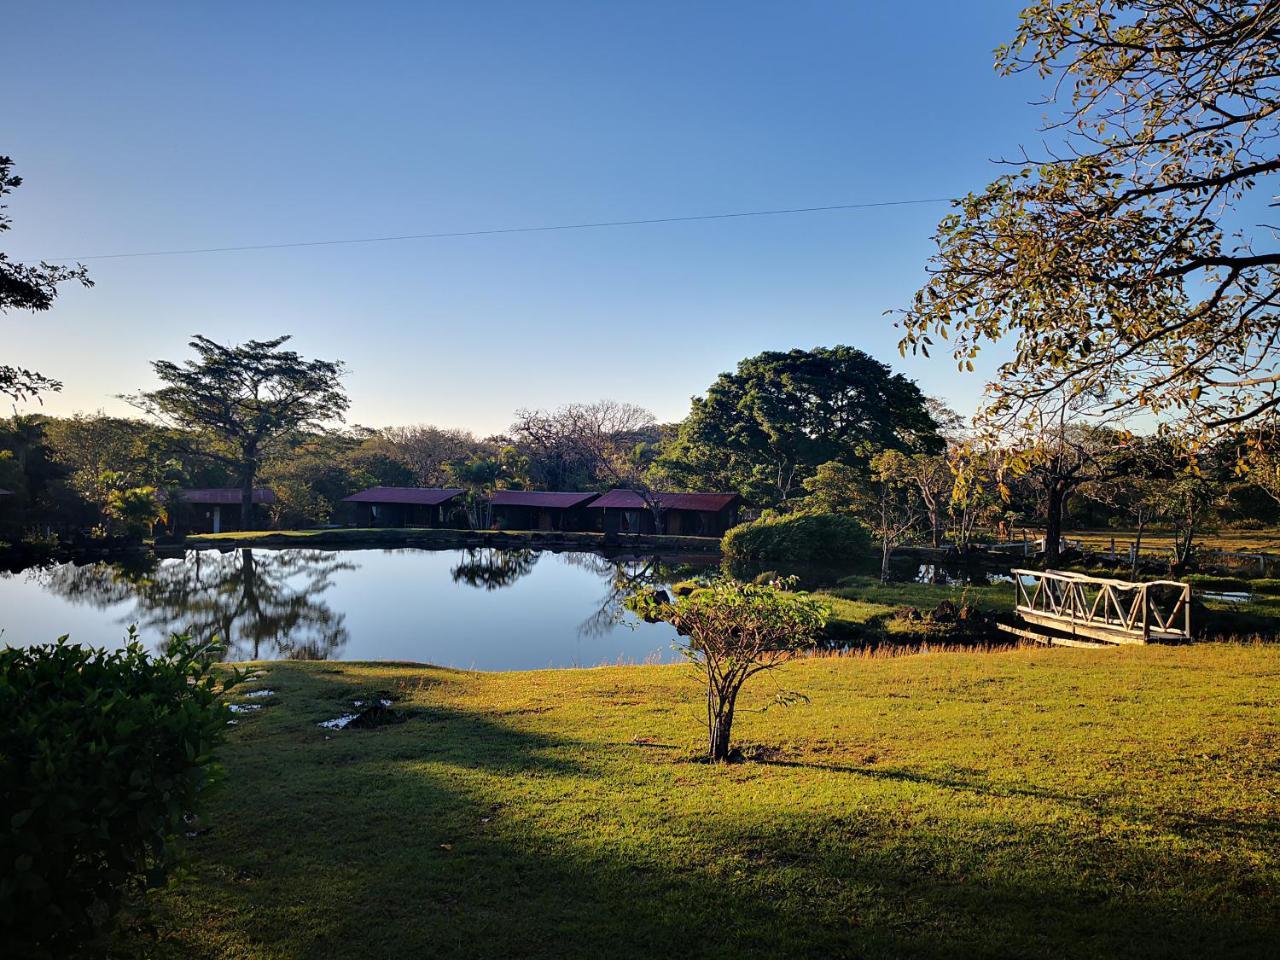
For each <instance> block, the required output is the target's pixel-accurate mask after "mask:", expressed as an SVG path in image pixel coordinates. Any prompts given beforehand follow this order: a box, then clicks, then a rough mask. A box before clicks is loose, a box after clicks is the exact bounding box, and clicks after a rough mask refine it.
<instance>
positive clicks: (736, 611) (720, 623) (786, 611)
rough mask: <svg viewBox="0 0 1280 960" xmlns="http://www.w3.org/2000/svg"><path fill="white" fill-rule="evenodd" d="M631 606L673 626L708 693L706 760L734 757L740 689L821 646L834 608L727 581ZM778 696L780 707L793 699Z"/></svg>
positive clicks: (649, 596)
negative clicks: (733, 741) (764, 673)
mask: <svg viewBox="0 0 1280 960" xmlns="http://www.w3.org/2000/svg"><path fill="white" fill-rule="evenodd" d="M627 606H628V607H629V608H630V609H631V610H633V611H635V612H636V613H637V614H639V615H640V616H642V617H644V618H645V619H646V620H650V621H659V620H660V621H663V622H666V623H670V624H671V625H672V626H673V627H675V628H676V630H677V631H678V632H679V633H680V635H681V636H683V637H686V638H687V643H686V644H685V645H684V646H683V647H682V648H681V650H682V652H683V653H684V655H685V657H686V658H687V659H688V660H689V662H690V663H692V664H693V666H694V668H695V669H696V670H697V671H698V674H699V676H700V677H701V679H702V681H703V683H704V684H705V686H706V693H707V712H706V724H707V756H708V758H709V759H710V760H711V761H713V762H720V761H724V760H728V759H730V757H731V755H732V754H731V745H732V741H731V737H732V734H733V719H734V712H735V710H736V708H737V704H738V695H739V693H740V692H741V691H742V686H743V684H744V683H746V681H747V680H749V679H750V678H751V677H753V676H755V675H756V674H758V673H763V672H764V671H766V670H772V669H774V668H775V667H778V666H780V665H781V664H783V663H784V662H786V661H787V660H789V659H791V657H793V656H794V655H795V654H796V653H798V652H800V651H801V650H805V649H808V648H810V647H812V646H813V645H814V644H816V643H817V642H818V639H819V636H820V635H821V632H822V629H823V627H824V626H826V622H827V617H828V611H827V608H826V607H825V606H823V604H821V603H820V602H818V601H817V600H815V599H813V598H811V597H808V596H805V595H803V594H799V593H793V592H791V591H789V590H786V589H783V588H782V585H780V584H770V585H767V586H763V585H757V584H751V583H740V582H738V581H736V580H722V581H717V582H715V583H712V584H711V585H709V586H706V587H703V588H700V589H697V590H694V591H693V592H691V593H689V594H687V595H685V596H681V597H677V598H676V599H674V600H671V599H669V598H668V597H667V594H666V593H665V592H656V591H651V590H646V591H642V592H640V593H637V594H633V595H632V596H631V597H629V598H628V600H627ZM796 698H797V695H796V694H794V693H780V694H778V696H777V698H776V702H780V703H788V702H791V701H794V700H795V699H796Z"/></svg>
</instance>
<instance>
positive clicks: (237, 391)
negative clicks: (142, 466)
mask: <svg viewBox="0 0 1280 960" xmlns="http://www.w3.org/2000/svg"><path fill="white" fill-rule="evenodd" d="M289 339H290V338H289V337H287V336H284V337H276V338H275V339H273V340H250V341H249V342H248V343H245V344H241V345H236V346H230V347H228V346H223V345H222V344H219V343H215V342H214V341H213V340H210V339H209V338H208V337H203V336H198V335H197V336H196V337H195V338H194V339H193V340H192V341H191V343H190V346H191V348H192V349H193V350H195V352H196V354H197V359H196V360H187V361H184V362H183V363H181V364H177V363H172V362H170V361H168V360H157V361H155V362H153V363H152V365H151V366H152V368H153V369H154V370H155V372H156V376H158V377H159V378H160V380H161V381H162V382H163V383H164V384H165V386H163V387H161V388H160V389H158V390H152V391H148V392H144V393H139V394H136V395H135V396H133V397H130V398H129V399H130V400H131V402H133V403H134V405H135V406H137V407H138V408H139V409H141V410H143V411H145V412H146V413H149V414H151V415H152V416H154V417H157V418H158V419H160V420H161V421H162V422H164V423H166V424H169V425H171V426H173V427H175V428H177V429H179V430H181V431H182V434H180V435H179V437H178V442H179V443H181V444H183V445H184V447H185V448H186V449H192V448H193V446H194V447H197V448H198V449H199V451H200V453H201V454H203V455H204V456H207V457H209V458H211V459H213V460H215V461H217V462H220V463H223V464H225V465H226V466H227V467H228V468H229V469H231V470H233V471H235V473H236V476H237V479H238V481H239V487H240V509H241V516H242V517H243V518H244V519H243V523H244V526H245V528H246V529H251V528H252V517H253V490H254V486H255V484H256V481H257V477H258V471H259V470H260V469H261V467H262V463H263V460H264V459H265V458H266V457H267V456H268V455H269V454H270V453H271V452H272V449H273V448H274V447H275V446H276V445H278V444H279V443H280V442H282V441H284V440H286V439H287V438H288V437H289V436H290V434H291V433H292V432H293V431H298V430H306V429H315V428H318V427H320V426H322V425H323V424H324V423H326V422H328V421H331V420H341V419H342V416H343V414H344V413H345V412H346V410H347V406H348V402H349V401H348V400H347V395H346V393H345V392H344V391H343V389H342V384H341V378H342V373H343V364H342V363H341V362H339V361H330V360H305V359H303V358H302V357H300V356H299V355H298V354H297V353H295V352H294V351H292V350H282V349H281V347H282V346H283V345H284V344H285V343H286V342H287V341H288V340H289Z"/></svg>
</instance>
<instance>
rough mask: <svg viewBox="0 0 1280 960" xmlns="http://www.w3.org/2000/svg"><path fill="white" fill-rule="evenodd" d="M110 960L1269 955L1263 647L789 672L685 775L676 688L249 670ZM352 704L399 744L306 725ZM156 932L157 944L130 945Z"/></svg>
mask: <svg viewBox="0 0 1280 960" xmlns="http://www.w3.org/2000/svg"><path fill="white" fill-rule="evenodd" d="M264 668H265V670H266V671H267V677H266V678H265V680H263V681H261V683H260V684H259V685H265V686H269V687H270V688H271V689H273V690H275V691H276V696H275V697H274V698H273V699H271V700H268V701H266V703H267V706H266V707H265V708H264V709H263V710H261V711H259V712H257V713H255V714H247V715H243V716H242V717H241V718H240V723H239V725H238V726H236V727H235V728H233V730H232V733H231V742H230V744H229V745H228V746H227V747H225V748H224V751H223V752H224V760H225V767H226V772H227V780H226V783H225V785H224V788H223V789H221V790H220V791H219V792H218V793H216V794H215V795H214V796H213V797H211V799H210V803H209V805H208V807H207V810H206V812H205V817H204V819H203V821H202V824H201V827H202V828H204V827H207V828H208V832H204V833H201V834H199V835H198V836H197V837H196V838H195V839H192V840H190V841H189V843H188V847H187V851H186V862H187V866H188V869H187V872H186V874H185V875H184V876H183V877H181V878H180V879H178V880H177V881H176V882H175V883H174V884H173V885H171V886H170V887H169V888H167V889H164V890H161V891H155V892H153V893H152V894H150V895H149V897H148V898H147V900H146V901H145V906H146V907H147V908H149V909H148V910H146V911H145V912H143V913H142V914H140V915H138V916H137V917H136V918H135V920H134V921H133V922H132V923H131V924H130V925H129V926H127V927H126V928H125V930H124V931H123V932H122V937H121V941H120V946H121V951H122V954H123V955H127V956H148V957H157V958H179V957H181V958H188V957H190V958H255V960H257V958H290V960H300V958H311V957H315V958H321V957H323V958H329V957H348V956H349V957H361V958H381V957H397V958H399V957H433V958H436V957H477V958H481V957H483V958H490V957H588V958H592V960H598V958H602V957H609V958H614V957H665V956H681V957H684V956H690V957H692V956H698V957H701V956H709V957H726V958H738V957H780V956H788V957H824V958H825V957H864V956H865V957H901V956H918V957H930V958H944V957H946V958H952V957H1011V956H1018V957H1054V958H1058V957H1068V958H1070V957H1079V958H1096V957H1195V958H1199V957H1205V956H1213V957H1222V956H1240V957H1261V956H1264V955H1267V954H1268V953H1270V952H1273V951H1274V949H1275V944H1276V943H1277V937H1280V922H1278V921H1277V918H1278V917H1280V826H1278V823H1280V788H1278V787H1277V782H1278V775H1280V723H1278V721H1277V707H1280V649H1278V648H1268V647H1260V646H1235V645H1203V646H1193V647H1182V648H1160V647H1147V648H1137V649H1116V650H1100V651H1094V650H1044V649H1026V650H1017V651H1011V652H1003V653H964V654H932V655H916V656H902V657H878V658H870V657H844V658H813V659H806V660H802V661H798V662H796V663H793V664H791V665H790V666H788V667H787V668H785V669H784V670H782V671H779V672H778V673H776V674H774V675H770V676H765V677H761V678H757V680H756V681H754V685H753V686H749V687H748V694H749V696H748V697H747V698H746V699H747V702H746V703H744V706H745V707H753V706H759V705H761V704H762V703H763V702H764V701H765V699H766V698H767V697H769V696H771V695H772V694H773V692H774V691H775V690H776V689H777V688H779V687H783V688H788V689H795V690H800V691H802V692H804V693H805V694H807V695H808V696H809V697H810V699H811V702H810V703H808V704H803V705H800V706H797V707H794V708H791V709H787V710H781V709H774V710H770V711H768V712H767V713H758V712H747V713H742V714H741V715H740V722H739V727H738V730H737V731H736V732H737V734H738V738H739V740H740V742H741V743H743V744H744V745H745V746H747V747H748V748H749V749H750V751H751V753H752V754H753V755H754V756H755V757H756V759H755V760H753V761H750V762H745V763H741V764H734V765H728V766H718V767H717V766H708V765H706V764H702V763H698V762H694V761H693V757H694V756H695V752H696V747H697V742H698V738H699V725H698V719H697V717H698V709H699V690H698V688H697V687H696V686H695V685H694V684H692V683H691V682H690V680H689V678H688V675H687V673H686V672H685V668H681V667H611V668H601V669H593V670H577V671H567V670H566V671H541V672H532V673H505V674H479V673H466V672H458V671H451V670H443V669H434V668H429V667H421V666H413V665H397V664H377V665H373V664H304V663H273V664H267V665H264ZM375 690H389V691H392V692H394V693H395V694H396V695H397V696H400V697H402V698H403V699H402V700H401V702H400V703H399V704H398V708H399V709H400V710H402V711H403V712H405V713H406V714H407V715H408V720H407V722H405V723H403V724H400V725H397V726H392V727H384V728H381V729H377V730H367V731H360V730H348V731H337V732H327V731H325V730H322V729H320V728H318V727H317V726H316V724H317V723H318V722H319V721H321V720H323V719H326V718H328V717H332V716H335V715H337V714H338V713H341V712H343V710H344V707H345V705H346V702H347V701H348V700H349V699H350V698H352V697H354V696H359V695H362V694H364V695H368V693H370V692H371V691H375ZM149 924H150V925H152V926H148V925H149Z"/></svg>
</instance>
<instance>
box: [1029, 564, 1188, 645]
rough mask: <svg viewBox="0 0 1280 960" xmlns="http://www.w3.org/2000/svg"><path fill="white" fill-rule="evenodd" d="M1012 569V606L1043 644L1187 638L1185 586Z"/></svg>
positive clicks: (1159, 581)
mask: <svg viewBox="0 0 1280 960" xmlns="http://www.w3.org/2000/svg"><path fill="white" fill-rule="evenodd" d="M1012 573H1013V577H1014V581H1013V582H1014V591H1015V598H1016V599H1015V601H1014V610H1015V611H1016V612H1017V614H1018V616H1019V617H1021V618H1022V619H1023V621H1025V622H1026V623H1027V624H1028V625H1030V626H1031V627H1039V628H1041V630H1042V631H1044V634H1043V635H1044V639H1045V640H1046V641H1047V642H1050V643H1063V644H1067V645H1073V646H1076V645H1080V642H1081V641H1092V642H1093V643H1103V644H1119V643H1150V642H1152V641H1156V642H1161V643H1185V642H1187V641H1189V640H1190V639H1191V636H1192V634H1191V585H1190V584H1186V583H1179V582H1177V581H1174V580H1152V581H1149V582H1146V583H1130V582H1129V581H1127V580H1115V579H1111V578H1109V577H1090V576H1086V575H1085V574H1082V573H1071V572H1068V571H1063V570H1013V571H1012ZM1010 632H1018V631H1012V630H1011V631H1010ZM1023 632H1025V631H1021V632H1019V633H1020V635H1021V633H1023ZM1033 632H1037V631H1033Z"/></svg>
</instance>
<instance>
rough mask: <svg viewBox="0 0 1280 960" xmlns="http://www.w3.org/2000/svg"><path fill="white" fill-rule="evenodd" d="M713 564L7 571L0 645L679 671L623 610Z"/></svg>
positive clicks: (247, 553)
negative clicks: (202, 644) (668, 666)
mask: <svg viewBox="0 0 1280 960" xmlns="http://www.w3.org/2000/svg"><path fill="white" fill-rule="evenodd" d="M713 562H714V560H713V558H705V557H704V558H678V559H676V560H674V561H670V560H669V561H663V560H660V559H657V558H645V557H618V558H612V559H610V558H606V557H603V556H599V555H597V554H594V553H555V552H549V551H544V552H538V551H532V550H497V549H475V550H435V551H433V550H418V549H403V550H345V551H331V550H293V549H287V550H263V549H256V550H248V549H243V550H234V551H228V552H218V551H212V550H205V551H188V552H186V553H185V554H184V555H183V556H180V557H174V558H169V559H163V560H159V561H158V562H154V563H151V564H147V565H144V566H142V567H126V566H121V565H118V564H110V563H89V564H83V565H79V566H77V565H74V564H69V563H68V564H60V565H55V566H51V567H45V568H40V569H29V570H25V571H22V572H20V573H0V631H2V632H0V643H7V644H13V645H19V644H24V643H39V642H47V641H50V640H53V639H54V638H56V637H58V636H60V635H62V634H70V635H71V639H72V640H73V641H77V642H80V643H85V644H92V645H95V646H104V645H105V646H118V645H120V643H121V642H122V639H123V637H124V635H125V632H126V630H127V628H128V626H129V625H130V624H137V627H138V633H139V635H140V637H141V639H142V640H143V641H144V642H145V643H146V644H147V645H148V646H149V647H151V648H153V649H154V648H156V647H157V646H159V645H160V644H162V643H163V642H164V640H165V639H166V638H167V637H168V636H169V635H170V634H172V633H174V632H190V633H191V634H192V635H194V636H196V637H199V638H200V639H209V638H212V637H214V636H218V637H221V638H222V639H223V640H224V641H226V642H228V643H229V649H228V651H227V655H226V656H227V659H229V660H250V659H284V658H295V659H316V660H324V659H333V660H411V661H418V662H425V663H434V664H438V665H441V666H449V667H459V668H464V669H478V670H525V669H537V668H542V667H574V666H598V665H601V664H606V663H645V662H670V661H673V660H677V659H679V654H678V653H677V652H676V651H675V650H673V649H672V644H673V643H674V641H675V640H676V635H675V631H674V630H672V629H671V628H670V627H669V626H667V625H666V624H648V623H643V622H641V621H639V620H638V619H637V618H635V617H634V616H632V615H631V614H629V613H626V612H625V611H623V610H622V609H621V601H622V598H623V597H624V596H626V594H627V593H628V592H630V591H631V590H633V589H635V588H637V587H642V586H651V585H665V584H669V583H672V582H674V581H676V580H679V579H683V578H685V577H688V576H691V575H694V574H696V573H697V572H698V571H699V570H700V569H705V568H706V567H707V566H709V565H710V564H711V563H713Z"/></svg>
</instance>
